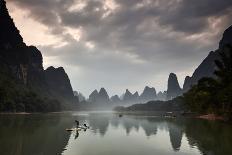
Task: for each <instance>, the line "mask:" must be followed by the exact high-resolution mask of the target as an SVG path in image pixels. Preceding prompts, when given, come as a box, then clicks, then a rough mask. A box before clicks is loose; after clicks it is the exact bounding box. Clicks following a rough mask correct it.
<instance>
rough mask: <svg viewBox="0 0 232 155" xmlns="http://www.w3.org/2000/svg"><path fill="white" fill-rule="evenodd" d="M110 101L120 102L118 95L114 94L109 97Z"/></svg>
mask: <svg viewBox="0 0 232 155" xmlns="http://www.w3.org/2000/svg"><path fill="white" fill-rule="evenodd" d="M110 100H111V102H113V103H120V102H121V99H120V98H119V96H118V95H114V96H112V97H111V98H110Z"/></svg>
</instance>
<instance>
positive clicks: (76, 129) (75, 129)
mask: <svg viewBox="0 0 232 155" xmlns="http://www.w3.org/2000/svg"><path fill="white" fill-rule="evenodd" d="M81 129H82V128H79V127H78V128H71V129H65V130H66V131H80V130H81Z"/></svg>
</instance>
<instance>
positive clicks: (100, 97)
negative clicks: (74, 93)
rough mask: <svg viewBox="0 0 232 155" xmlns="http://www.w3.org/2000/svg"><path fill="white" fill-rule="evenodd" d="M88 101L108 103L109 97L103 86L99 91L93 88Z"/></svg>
mask: <svg viewBox="0 0 232 155" xmlns="http://www.w3.org/2000/svg"><path fill="white" fill-rule="evenodd" d="M89 101H90V102H91V103H99V104H105V103H109V101H110V99H109V95H108V93H107V91H106V90H105V88H101V89H100V91H99V92H98V91H97V90H94V91H93V92H92V93H91V94H90V95H89Z"/></svg>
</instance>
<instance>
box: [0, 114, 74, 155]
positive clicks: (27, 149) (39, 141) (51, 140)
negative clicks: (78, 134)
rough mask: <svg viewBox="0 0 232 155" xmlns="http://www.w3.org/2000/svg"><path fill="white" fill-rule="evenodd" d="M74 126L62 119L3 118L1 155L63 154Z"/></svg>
mask: <svg viewBox="0 0 232 155" xmlns="http://www.w3.org/2000/svg"><path fill="white" fill-rule="evenodd" d="M68 126H71V122H70V121H69V119H67V118H65V117H62V118H61V117H58V116H55V117H53V116H42V115H30V116H29V115H17V116H15V115H10V116H0V137H1V138H0V154H1V155H5V154H6V155H33V154H34V155H37V154H38V155H45V154H59V153H61V152H62V151H63V148H64V147H65V146H66V144H67V142H68V140H69V136H70V133H64V130H65V128H67V127H68Z"/></svg>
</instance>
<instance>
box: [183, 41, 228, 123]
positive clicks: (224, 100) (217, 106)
mask: <svg viewBox="0 0 232 155" xmlns="http://www.w3.org/2000/svg"><path fill="white" fill-rule="evenodd" d="M219 50H220V51H219V53H220V60H216V61H215V64H216V67H217V69H216V71H215V73H214V74H215V76H216V78H202V79H201V80H199V82H198V84H197V85H195V86H193V87H192V88H191V89H190V90H189V91H188V92H187V93H185V94H184V100H185V103H186V105H187V106H188V107H189V108H190V109H191V110H192V111H195V112H199V113H214V114H218V115H223V116H225V117H226V118H228V119H232V46H231V45H226V46H224V47H223V48H222V49H219Z"/></svg>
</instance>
